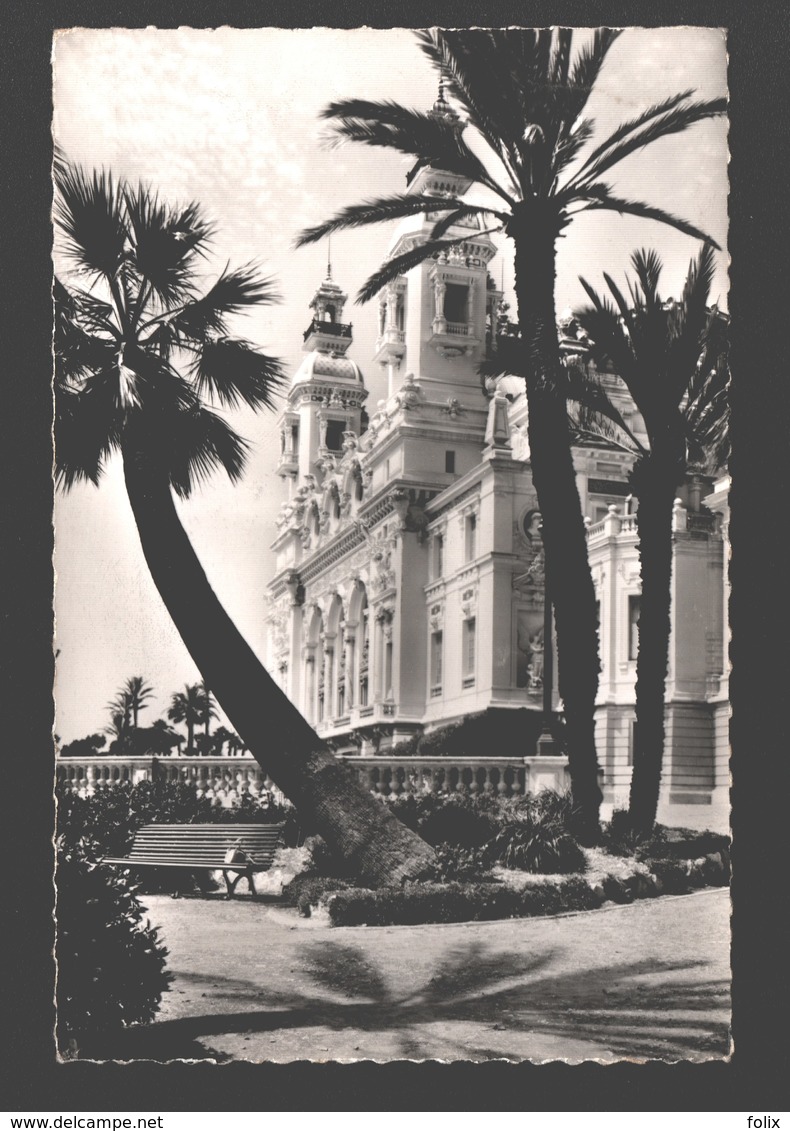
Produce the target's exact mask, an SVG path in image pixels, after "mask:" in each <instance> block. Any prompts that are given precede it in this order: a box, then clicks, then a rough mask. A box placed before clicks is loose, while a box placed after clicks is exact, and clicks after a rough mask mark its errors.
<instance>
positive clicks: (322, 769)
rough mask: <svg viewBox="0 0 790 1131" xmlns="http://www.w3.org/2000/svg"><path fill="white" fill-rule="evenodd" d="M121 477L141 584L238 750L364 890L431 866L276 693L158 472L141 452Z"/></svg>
mask: <svg viewBox="0 0 790 1131" xmlns="http://www.w3.org/2000/svg"><path fill="white" fill-rule="evenodd" d="M123 454H124V474H125V477H126V488H127V492H128V495H129V501H130V503H131V506H132V511H133V513H134V517H135V521H136V523H137V529H138V532H139V535H140V541H141V544H142V548H143V553H144V555H145V558H146V561H147V563H148V567H149V569H150V572H151V576H152V578H153V579H154V583H155V585H156V587H157V589H158V590H159V593H160V595H161V597H162V600H163V601H164V603H165V606H166V608H167V610H168V612H169V614H170V616H171V617H172V620H173V623H174V624H175V626H176V628H177V629H178V632H179V633H180V635H181V638H182V640H183V641H184V644H185V645H186V647H187V650H188V651H189V653H190V655H191V656H192V659H193V660H194V661H195V664H196V665H197V667H198V670H199V671H200V673H201V675H202V676H203V679H204V680H205V682H206V683H207V684H208V686H209V687H211V688H212V690H213V691H214V694H215V696H216V698H217V700H218V702H219V703H220V704H221V706H222V708H223V710H224V711H225V714H226V715H227V716H228V718H229V719H230V720H231V723H232V725H233V727H234V729H235V730H236V731H237V732H238V733H239V734H240V735H241V736H242V740H243V742H244V743H245V745H246V746H247V747H248V748H249V749H250V750H251V752H252V754H253V755H254V756H255V758H256V759H257V761H258V762H259V763H260V765H261V766H262V768H264V769H265V770H266V771H267V772H268V773H269V774H270V775H271V777H272V779H273V780H274V781H275V782H276V783H277V785H278V786H279V788H280V789H281V790H282V791H283V793H284V794H285V795H286V797H288V798H290V800H291V801H292V802H293V803H294V805H295V806H296V807H297V809H298V811H299V814H300V817H301V820H302V822H303V825H304V827H305V828H306V829H310V830H311V831H313V832H317V833H320V834H321V836H322V837H323V838H324V839H325V840H326V842H327V844H328V845H329V847H330V849H331V850H333V851H334V852H335V853H336V854H337V855H338V856H340V857H341V859H342V860H343V861H344V863H345V865H346V866H347V867H348V868H349V869H350V870H351V871H352V872H353V873H355V874H357V875H359V876H361V877H362V878H363V879H364V880H365V881H366V882H367V883H370V884H372V885H374V886H380V885H382V884H387V883H399V882H400V881H402V880H403V879H407V878H410V877H415V876H418V875H420V874H421V873H423V872H424V871H425V870H426V868H427V867H428V866H429V865H430V864H432V863H433V861H434V859H435V856H434V852H433V849H431V848H430V846H429V845H428V844H426V843H425V841H423V840H422V839H421V838H420V837H419V836H417V834H416V833H414V832H412V831H411V830H410V829H407V828H406V826H405V825H403V824H401V822H400V821H398V820H397V819H396V818H395V817H394V816H393V815H392V814H391V813H390V812H389V810H388V809H387V808H386V807H385V806H384V805H383V804H381V802H379V801H377V800H376V799H375V798H374V797H373V796H372V795H371V794H370V793H369V792H368V791H367V790H366V789H365V788H364V787H363V786H362V785H361V784H360V782H359V779H358V778H357V776H356V774H355V773H354V772H353V771H352V770H351V769H350V768H349V767H348V766H345V765H344V764H343V763H341V762H339V761H337V759H336V758H334V757H333V756H332V754H331V753H330V752H329V750H328V749H327V747H326V745H325V744H324V743H323V742H322V741H321V740H320V739H319V738H318V736H317V735H316V733H315V731H314V730H313V729H312V727H310V726H309V724H308V723H307V722H306V721H305V719H304V718H303V717H302V715H301V714H300V713H299V711H297V709H296V708H295V707H294V706H293V704H292V703H291V702H290V700H289V699H288V698H287V696H286V695H285V694H284V693H283V692H282V691H281V690H280V688H279V687H278V686H277V684H276V683H275V682H274V680H273V679H272V678H271V676H270V675H269V673H268V672H267V671H266V669H265V668H264V667H263V665H262V664H261V663H260V661H259V660H258V658H257V657H256V656H255V654H254V652H253V651H252V649H251V648H250V646H249V645H248V644H247V642H246V640H244V638H243V637H242V635H241V633H240V632H239V631H238V629H237V628H236V626H235V625H234V624H233V622H232V621H231V619H230V617H229V616H228V615H227V613H226V612H225V610H224V609H223V607H222V605H221V604H220V602H219V600H218V599H217V596H216V594H215V593H214V591H213V589H212V588H211V585H210V584H209V581H208V578H207V577H206V574H205V572H204V570H203V567H202V566H201V564H200V562H199V560H198V558H197V555H196V554H195V552H194V549H193V547H192V545H191V543H190V541H189V538H188V537H187V534H186V532H185V530H184V528H183V526H182V525H181V522H180V520H179V517H178V513H177V511H176V508H175V505H174V501H173V496H172V494H171V491H170V487H169V484H168V481H167V477H166V475H165V474H164V472H163V471H162V470H161V469H159V468H158V467H157V463H156V460H155V457H154V456H153V455H152V453H151V452H150V451H147V450H146V449H145V448H143V447H142V446H140V447H132V445H131V443H130V441H127V442H126V443H125V445H124V449H123Z"/></svg>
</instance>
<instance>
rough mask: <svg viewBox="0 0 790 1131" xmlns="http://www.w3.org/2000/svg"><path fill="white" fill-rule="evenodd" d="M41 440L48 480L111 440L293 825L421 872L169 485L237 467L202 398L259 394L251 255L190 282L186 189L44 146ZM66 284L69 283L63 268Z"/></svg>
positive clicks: (205, 665)
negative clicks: (215, 581)
mask: <svg viewBox="0 0 790 1131" xmlns="http://www.w3.org/2000/svg"><path fill="white" fill-rule="evenodd" d="M55 183H56V197H55V224H56V233H57V242H56V253H57V255H58V257H59V258H60V260H61V261H62V262H63V263H64V266H65V268H66V269H67V276H66V282H64V281H62V280H61V279H56V281H55V286H54V300H55V354H56V372H55V417H56V420H55V444H56V460H57V469H58V476H59V480H60V484H61V485H62V486H63V487H64V488H66V489H68V488H69V487H71V486H73V485H74V484H75V483H77V482H80V481H88V482H91V483H94V484H97V483H98V482H99V480H100V479H101V475H102V472H103V470H104V467H105V464H106V462H107V459H108V458H109V457H110V456H111V455H112V454H113V453H120V455H121V458H122V461H123V471H124V477H125V482H126V490H127V494H128V497H129V502H130V504H131V508H132V512H133V514H134V518H135V522H136V524H137V530H138V533H139V536H140V542H141V545H142V549H143V553H144V555H145V559H146V561H147V563H148V568H149V570H150V572H151V576H152V578H153V580H154V583H155V584H156V587H157V589H158V590H159V593H160V595H161V597H162V599H163V601H164V603H165V606H166V608H167V610H168V612H169V614H170V616H171V617H172V619H173V622H174V624H175V626H176V628H177V629H178V632H179V633H180V635H181V638H182V640H183V641H184V644H185V645H186V647H187V649H188V651H189V652H190V654H191V656H192V658H193V659H194V661H195V664H196V665H197V668H198V670H199V671H200V673H201V675H202V677H203V679H204V680H205V681H206V683H207V684H208V685H209V686H210V687H211V689H212V691H213V692H214V694H215V695H216V697H217V699H218V701H219V702H220V703H221V705H222V708H223V710H224V711H225V714H226V715H227V716H228V718H229V719H231V721H232V723H233V726H234V727H235V728H236V729H237V730H238V732H239V733H240V734H241V735H243V737H244V741H245V743H246V744H247V745H248V746H249V748H250V749H251V750H252V751H253V752H254V753H255V755H256V757H257V758H259V759H260V761H261V762H262V764H264V765H265V766H266V768H267V770H268V771H269V773H271V774H272V776H273V777H274V778H275V779H276V781H277V784H278V785H279V787H280V788H281V789H282V790H283V792H284V793H285V794H286V796H288V797H289V798H290V799H291V800H292V801H293V802H294V804H295V805H296V806H297V807H298V808H299V810H300V813H301V814H302V817H303V820H304V821H305V822H306V824H307V825H308V827H311V828H312V829H314V830H315V831H317V832H320V833H321V834H322V835H323V836H324V838H325V839H326V841H327V842H328V844H329V845H330V847H331V848H333V849H334V850H335V851H336V852H337V853H339V854H340V855H341V856H342V857H344V858H345V860H346V862H347V863H348V865H349V866H350V867H352V868H353V869H356V870H357V871H358V872H359V873H361V874H362V875H363V876H364V877H365V878H366V879H367V881H368V882H370V883H373V884H378V883H381V882H384V881H386V880H395V881H397V880H399V879H400V878H402V877H405V876H409V875H414V874H417V873H418V872H420V871H422V870H423V869H424V868H425V866H426V865H427V864H428V863H429V862H431V861H432V860H433V852H432V850H431V849H430V848H429V847H428V846H427V845H426V844H425V842H424V841H422V840H421V839H420V838H419V837H418V836H417V835H416V834H414V833H412V832H411V831H410V830H408V829H407V828H406V827H405V826H404V825H402V824H401V823H400V822H399V821H397V820H395V818H392V819H390V816H391V815H390V814H389V813H388V812H387V811H386V810H385V808H384V807H383V806H382V805H381V804H379V803H378V802H376V801H375V799H374V798H373V797H372V796H371V795H370V793H369V792H368V791H366V790H365V789H364V788H363V787H362V786H361V785H360V783H359V781H358V780H357V778H356V776H355V775H354V774H353V772H352V771H351V770H350V769H349V768H348V767H346V766H344V765H342V764H340V763H338V762H337V760H336V759H335V758H333V757H332V755H331V753H330V752H329V751H328V749H327V748H326V745H325V744H324V743H322V742H321V740H320V739H319V738H318V737H317V736H316V734H315V732H314V731H313V730H312V728H311V727H310V726H309V725H308V724H307V723H306V722H305V720H304V719H303V718H302V716H301V715H300V714H299V712H298V711H297V710H296V708H295V707H294V706H293V705H292V704H291V703H290V702H289V700H288V698H287V696H286V695H285V694H284V693H283V692H282V691H281V690H280V689H279V688H278V686H277V684H276V683H275V682H274V680H272V679H271V677H270V676H269V674H268V673H267V672H266V670H265V668H264V667H263V666H262V665H261V663H260V662H259V660H258V658H257V657H256V656H255V654H254V652H253V651H252V649H251V648H250V647H249V645H248V644H247V642H246V640H245V639H244V638H243V637H242V635H241V633H240V632H239V631H238V629H237V628H236V626H235V625H234V624H233V622H232V621H231V619H230V618H229V617H228V615H227V613H226V612H225V610H224V608H223V607H222V605H221V604H220V602H219V600H218V599H217V596H216V594H215V593H214V591H213V589H212V588H211V585H210V584H209V581H208V578H207V577H206V574H205V572H204V570H203V567H202V566H201V564H200V562H199V560H198V558H197V555H196V554H195V552H194V549H193V547H192V545H191V544H190V541H189V538H188V537H187V534H186V531H185V530H184V528H183V526H182V524H181V521H180V519H179V516H178V511H177V509H176V506H175V500H174V497H173V493H174V492H175V494H176V495H177V496H179V497H180V498H182V499H186V498H188V497H189V496H190V495H191V494H192V492H193V491H194V489H195V488H196V486H198V485H199V484H200V483H201V482H202V481H203V480H204V479H206V477H207V476H209V475H210V474H211V473H212V472H213V471H214V470H218V469H219V470H224V471H225V472H226V473H227V474H228V476H229V477H230V479H231V481H232V482H236V481H237V480H238V479H239V478H240V476H241V475H242V472H243V469H244V464H245V455H246V449H247V445H246V444H245V442H244V440H243V439H242V438H241V437H240V436H239V435H238V434H237V433H236V432H235V431H234V430H233V429H232V428H231V427H230V425H229V424H228V422H227V421H226V420H225V419H224V417H223V416H222V415H221V414H220V412H218V411H216V407H212V406H219V407H220V408H224V409H230V410H232V409H235V408H237V407H239V406H248V407H250V408H252V409H261V408H265V407H271V406H272V403H273V398H274V396H275V393H276V391H277V390H278V388H279V387H280V385H281V383H282V381H283V371H282V368H281V366H280V364H279V362H277V361H274V360H272V359H271V358H270V357H267V356H266V355H265V354H262V353H260V352H258V351H257V350H256V349H254V348H253V347H252V346H251V345H250V343H249V342H246V341H244V340H243V339H240V338H236V337H233V336H231V326H230V322H231V320H232V318H233V316H235V315H238V314H241V313H243V312H245V311H247V310H249V309H250V308H253V307H255V306H259V305H260V304H262V303H267V302H271V301H272V299H273V298H274V295H273V291H272V287H271V283H270V282H269V281H268V280H266V279H265V278H263V277H262V276H261V274H260V273H259V271H258V270H257V269H256V268H255V267H254V266H246V267H242V268H237V269H233V270H232V269H230V268H229V267H226V268H225V269H224V270H223V271H222V272H221V274H220V276H219V278H217V279H216V280H215V281H214V282H213V283H212V284H211V285H208V286H206V285H205V282H204V279H205V270H206V268H205V267H204V266H203V265H202V260H203V259H204V258H205V256H206V254H207V250H208V245H209V241H210V237H211V234H212V233H211V229H210V226H209V224H208V223H207V222H206V220H205V219H204V217H203V215H202V213H201V211H200V209H199V207H198V206H197V205H196V204H189V205H186V206H185V207H182V208H174V207H170V206H168V205H167V204H165V203H163V202H162V201H161V200H160V199H159V197H158V196H157V195H156V194H155V193H153V192H152V191H151V190H150V189H148V188H146V187H144V186H135V185H132V184H130V183H127V182H125V181H122V180H121V181H119V180H116V179H114V178H113V177H112V175H110V174H109V173H105V172H94V173H92V174H89V173H87V172H85V171H84V170H82V169H81V168H78V167H75V166H74V165H72V164H70V163H69V162H68V161H67V160H66V159H65V157H63V156H62V155H61V154H58V156H57V158H56V163H55ZM67 284H68V285H67Z"/></svg>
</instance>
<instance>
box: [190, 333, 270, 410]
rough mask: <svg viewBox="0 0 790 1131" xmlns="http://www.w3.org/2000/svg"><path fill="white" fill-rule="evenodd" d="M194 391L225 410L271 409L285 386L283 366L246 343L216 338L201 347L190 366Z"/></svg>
mask: <svg viewBox="0 0 790 1131" xmlns="http://www.w3.org/2000/svg"><path fill="white" fill-rule="evenodd" d="M192 374H193V376H194V379H195V390H196V392H197V393H198V395H199V396H200V397H209V398H211V399H215V400H217V401H219V403H220V404H223V405H225V406H226V407H228V408H238V407H239V405H241V404H246V405H249V406H250V407H251V408H261V407H264V408H273V407H274V404H275V397H276V394H277V393H278V392H279V390H280V389H282V387H283V386H284V384H285V383H286V374H285V372H284V370H283V367H282V363H281V362H280V361H278V360H276V359H275V358H271V357H268V356H267V355H266V354H262V353H258V351H257V350H256V349H254V348H253V346H252V345H250V343H249V342H245V341H241V340H237V339H233V338H219V339H217V340H210V341H207V342H205V343H204V344H203V346H202V348H201V349H200V350H199V351H198V353H197V356H196V358H195V360H194V362H193V366H192Z"/></svg>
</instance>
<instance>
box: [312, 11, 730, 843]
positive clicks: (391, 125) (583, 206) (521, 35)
mask: <svg viewBox="0 0 790 1131" xmlns="http://www.w3.org/2000/svg"><path fill="white" fill-rule="evenodd" d="M619 35H620V32H618V31H613V30H611V29H607V28H603V29H598V30H596V31H595V32H593V33H592V34H591V35H588V36H587V39H586V41H585V42H584V43H583V45H582V46H581V48H580V49H578V50H576V49H574V42H573V41H574V32H573V30H571V29H568V28H555V29H543V30H530V29H525V28H514V29H505V30H495V29H485V30H482V29H478V30H468V29H464V30H460V31H446V30H431V31H420V32H418V33H417V37H418V40H419V43H420V46H421V48H422V50H423V51H424V52H425V54H426V55H427V56H428V58H429V60H430V62H431V63H432V64H433V66H434V67H435V68H436V70H437V71H438V72H439V73H440V74H441V75H442V77H443V81H444V82H446V85H447V88H448V90H449V93H450V95H451V97H452V98H453V99H454V100H455V102H456V104H457V105H458V107H459V108H460V109H461V110H462V112H463V114H464V115H465V119H466V122H465V123H464V122H461V121H460V120H459V118H458V115H457V114H456V113H455V112H454V111H453V110H452V108H451V107H450V105H449V104H448V103H447V101H446V100H445V98H444V94H443V91H442V90H441V89H440V97H439V101H438V102H437V103H436V105H435V107H434V110H433V111H432V112H429V113H421V112H418V111H415V110H411V109H407V108H406V107H404V106H401V105H398V104H396V103H394V102H373V101H368V100H365V99H346V100H343V101H339V102H333V103H332V104H331V105H329V106H328V107H327V108H326V109H325V110H324V112H323V114H324V117H325V118H327V119H329V120H330V121H331V122H332V123H333V126H334V131H335V134H336V136H337V138H338V139H339V140H350V141H355V142H359V143H361V144H363V145H372V146H380V147H383V148H385V149H394V150H396V151H398V152H401V153H406V154H410V155H412V156H414V157H416V158H417V162H418V167H419V166H420V165H430V166H432V167H433V168H437V169H441V170H444V171H446V172H449V173H454V174H457V175H459V176H460V177H462V178H465V179H466V180H468V181H471V182H474V183H476V185H477V186H478V188H479V189H480V190H482V193H483V196H484V197H485V199H484V200H483V201H482V202H481V203H472V202H471V201H470V200H468V199H461V198H457V197H452V196H442V197H438V198H437V197H436V196H429V195H419V194H410V193H405V194H398V195H394V196H389V197H385V198H382V199H377V200H369V201H365V202H363V203H361V204H358V205H352V206H350V207H347V208H345V209H343V210H342V211H341V212H340V213H338V214H337V215H336V216H334V217H333V218H332V219H330V220H328V221H326V222H324V223H322V224H319V225H317V226H315V227H312V228H309V229H308V230H306V231H304V232H303V233H302V234H301V236H300V237H299V241H298V242H299V243H300V244H305V243H311V242H314V241H317V240H320V239H323V238H324V237H325V236H327V235H329V234H330V233H332V232H334V231H337V230H339V229H343V228H354V227H359V226H362V225H367V224H372V223H379V222H382V221H388V220H393V219H398V218H401V217H405V216H413V215H417V214H419V213H427V212H434V213H435V212H437V211H438V212H442V213H444V216H443V217H442V218H441V219H440V220H439V221H438V222H437V223H436V224H435V225H434V227H433V228H432V230H431V232H430V234H429V237H428V238H427V240H425V241H424V242H423V243H421V244H419V245H418V246H416V247H414V248H413V249H411V250H409V251H408V252H406V253H404V254H402V255H397V256H394V257H392V258H390V259H389V260H388V261H387V262H385V263H384V265H383V266H382V267H381V268H380V269H379V270H378V271H376V272H375V273H374V274H373V275H372V276H371V277H370V278H369V279H368V280H367V282H366V283H365V284H364V285H363V287H362V288H361V290H360V292H359V296H358V297H359V299H360V300H361V301H364V300H367V299H369V298H371V297H372V296H373V295H375V294H376V293H377V292H378V291H379V290H380V289H381V288H382V287H383V286H385V285H386V284H387V283H388V282H390V281H392V280H393V279H396V278H397V277H398V276H399V275H403V274H405V273H407V272H408V271H410V270H411V269H412V268H414V267H416V266H417V265H419V264H420V263H422V262H424V261H426V260H428V259H430V258H434V257H437V256H438V255H440V254H442V253H444V252H446V251H447V250H448V248H450V247H452V246H453V244H457V243H458V242H460V241H461V240H462V239H463V238H464V235H465V234H467V232H468V230H467V231H466V232H465V230H464V229H463V228H461V229H459V228H458V227H457V225H458V224H462V223H464V222H468V220H469V219H474V220H478V221H479V222H480V223H481V226H483V230H484V231H486V232H489V233H490V232H491V231H494V230H497V229H498V230H501V231H504V232H505V234H506V235H507V236H509V237H510V239H511V240H512V241H513V245H514V252H515V275H516V282H515V285H516V297H517V301H518V321H519V327H520V331H521V340H522V349H523V353H524V363H525V371H526V387H527V397H528V401H529V443H530V451H531V473H532V481H533V483H534V486H535V489H536V491H537V495H538V504H539V507H540V511H541V514H542V517H543V541H544V546H545V553H546V572H547V579H548V582H547V583H548V587H549V594H550V597H551V600H552V603H553V605H554V610H555V622H556V637H557V649H558V654H559V691H560V694H561V696H562V698H563V701H564V704H565V718H566V724H567V738H568V755H569V763H570V772H571V779H572V783H573V791H574V794H575V798H576V804H577V806H578V810H577V813H578V818H577V820H578V832H579V835H580V836H581V837H582V838H583V840H585V841H592V840H595V839H597V837H598V835H599V824H598V811H599V806H600V801H601V791H600V788H599V786H598V780H597V774H598V765H597V759H596V753H595V737H594V709H595V697H596V693H597V687H598V672H599V666H600V665H599V659H598V632H597V618H596V605H595V593H594V589H593V584H592V579H591V576H590V570H589V566H588V562H587V545H586V537H585V528H584V522H583V515H582V510H581V505H580V501H579V494H578V490H577V487H576V475H575V471H574V466H573V460H572V456H571V445H570V435H569V425H568V419H567V413H566V400H565V389H564V383H563V381H562V379H561V378H560V370H561V366H560V359H559V347H558V340H557V333H556V319H555V306H554V277H555V256H556V243H557V239H558V238H559V236H560V235H561V234H562V233H563V231H564V229H565V228H567V226H568V225H569V224H570V223H571V221H572V220H573V219H575V217H576V216H578V215H579V214H580V213H582V212H587V211H601V210H606V211H611V212H616V213H618V214H624V213H625V214H629V215H633V216H639V217H642V218H644V219H648V220H658V221H660V222H661V223H665V224H668V225H670V226H671V227H673V228H676V229H678V230H679V231H681V232H685V233H686V234H688V235H691V236H695V237H698V238H705V236H704V233H702V232H700V231H699V229H698V228H696V227H695V226H694V225H693V224H690V223H688V222H687V221H685V220H682V219H680V218H678V217H676V216H674V215H672V214H671V213H669V212H667V211H665V210H664V209H662V208H658V207H655V206H652V205H649V204H645V203H642V202H641V201H637V200H630V199H625V198H623V197H620V196H618V195H617V193H616V192H615V191H614V190H613V189H612V188H611V186H610V185H609V184H608V183H607V182H606V180H604V179H603V178H604V177H605V176H606V174H607V173H609V171H610V170H612V169H613V168H614V167H615V166H616V165H617V164H619V162H620V161H622V160H624V159H625V158H627V157H628V156H630V155H631V154H632V153H634V152H636V151H637V150H639V149H642V148H643V147H644V146H646V145H648V144H650V143H651V142H653V141H656V140H657V139H659V138H662V137H667V136H669V135H672V134H676V133H680V132H682V131H684V130H686V129H688V128H689V127H690V126H692V125H694V124H695V123H697V122H701V121H703V120H704V119H706V118H712V117H714V116H716V115H720V114H723V113H724V111H725V107H726V103H725V100H724V99H722V98H719V99H713V100H694V99H693V98H692V94H693V92H692V91H690V90H686V91H683V92H681V93H680V94H677V95H674V96H672V97H670V98H667V99H665V100H664V101H663V102H660V103H658V104H656V105H654V106H650V107H649V108H648V109H646V110H644V111H643V112H642V113H640V114H638V115H637V116H636V117H634V118H632V119H630V120H628V121H626V122H623V123H622V124H621V125H620V126H618V127H617V129H616V130H614V132H613V133H611V134H609V136H608V137H605V138H604V139H603V140H601V141H600V142H596V141H595V138H594V132H595V131H594V127H593V123H592V121H591V120H590V119H589V118H585V117H584V116H583V115H584V111H585V107H586V104H587V101H588V99H589V96H590V93H591V91H592V90H593V88H594V85H595V81H596V79H597V77H598V75H599V73H600V70H601V68H602V66H603V64H604V61H605V59H606V57H607V54H608V52H609V50H610V49H611V47H612V45H613V44H614V43H615V42H616V40H617V37H618V36H619ZM467 126H468V127H471V130H472V132H473V134H474V142H473V143H467V141H466V140H465V139H464V137H463V131H464V129H465V128H466V127H467Z"/></svg>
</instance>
